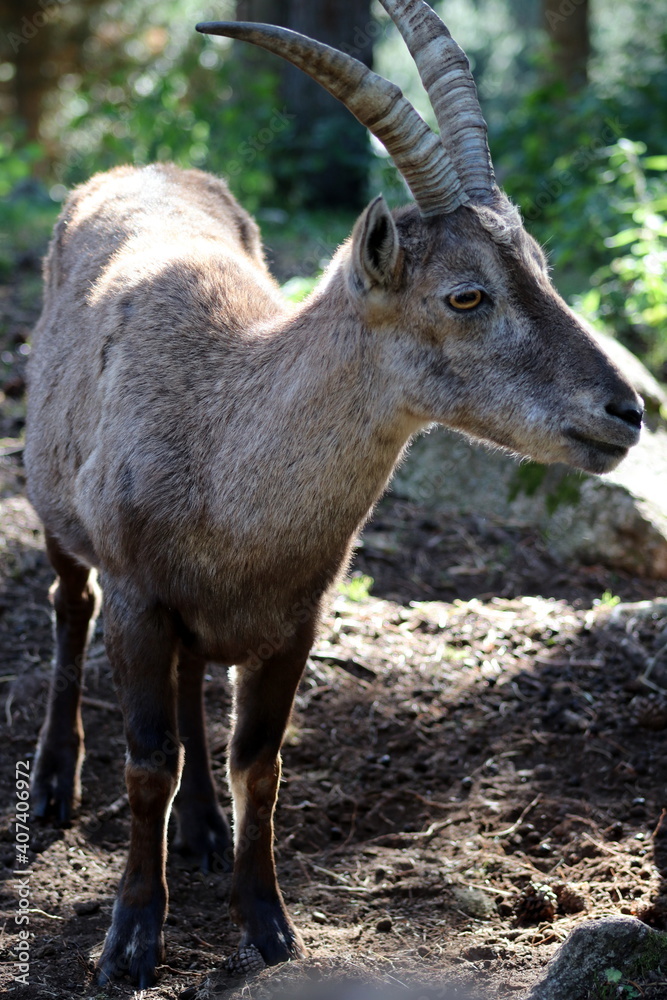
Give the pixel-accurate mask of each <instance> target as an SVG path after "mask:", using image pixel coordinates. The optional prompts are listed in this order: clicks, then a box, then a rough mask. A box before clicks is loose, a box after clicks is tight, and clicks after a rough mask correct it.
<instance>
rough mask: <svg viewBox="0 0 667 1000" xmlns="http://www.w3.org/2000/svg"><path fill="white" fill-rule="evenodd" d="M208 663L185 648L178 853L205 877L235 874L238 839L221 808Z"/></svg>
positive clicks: (181, 662)
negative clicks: (210, 743) (209, 721)
mask: <svg viewBox="0 0 667 1000" xmlns="http://www.w3.org/2000/svg"><path fill="white" fill-rule="evenodd" d="M205 669H206V661H205V660H204V659H202V658H201V657H199V656H196V655H195V654H193V653H191V652H190V651H189V650H187V649H184V648H181V651H180V654H179V658H178V729H179V735H180V738H181V741H182V742H183V746H184V748H185V763H184V765H183V774H182V777H181V785H180V788H179V790H178V794H177V795H176V799H175V800H174V810H175V812H176V818H177V822H178V836H177V838H176V842H175V844H174V847H175V848H176V850H177V851H180V853H181V854H185V855H186V856H189V857H192V858H194V860H195V861H196V862H197V863H198V864H199V866H200V867H201V868H202V869H203V870H204V871H218V872H219V871H225V872H228V871H231V869H232V862H233V860H234V851H233V848H232V838H231V834H230V831H229V825H228V823H227V820H226V819H225V815H224V813H223V811H222V809H221V808H220V805H219V804H218V800H217V796H216V793H215V786H214V784H213V776H212V774H211V763H210V759H209V755H208V748H207V745H206V722H205V715H204V701H203V681H204V671H205Z"/></svg>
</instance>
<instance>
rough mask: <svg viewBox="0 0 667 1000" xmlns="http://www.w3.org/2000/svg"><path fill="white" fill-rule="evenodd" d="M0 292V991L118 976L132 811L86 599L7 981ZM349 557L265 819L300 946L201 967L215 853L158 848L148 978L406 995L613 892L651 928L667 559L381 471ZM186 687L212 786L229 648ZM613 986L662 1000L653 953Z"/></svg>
mask: <svg viewBox="0 0 667 1000" xmlns="http://www.w3.org/2000/svg"><path fill="white" fill-rule="evenodd" d="M22 294H24V295H25V292H24V293H22ZM7 296H8V297H7V301H6V302H5V304H6V305H7V304H8V302H9V299H10V298H11V296H9V293H7ZM28 298H30V296H28ZM32 301H34V300H32ZM9 304H10V305H11V306H12V316H13V320H12V322H11V323H10V326H9V334H8V336H9V339H8V340H7V341H6V344H5V350H4V353H3V364H4V369H3V371H4V374H3V375H2V379H4V382H2V384H0V390H4V395H3V396H2V397H0V439H2V440H0V515H1V518H2V520H1V524H0V695H1V696H2V697H1V700H0V729H1V732H2V739H1V741H0V755H1V757H2V763H1V767H0V794H1V799H0V802H1V810H0V812H1V814H2V822H1V824H0V863H1V864H2V865H4V868H2V869H1V870H2V872H3V876H4V879H5V885H4V891H3V892H2V895H1V896H0V992H2V991H3V990H4V991H5V992H6V994H7V995H8V996H16V997H17V998H21V997H30V998H33V997H34V998H42V997H43V998H57V1000H69V998H73V997H96V998H97V997H99V998H102V997H106V996H109V997H128V996H131V995H132V990H131V988H130V986H129V985H128V984H123V983H119V984H116V985H113V986H111V987H108V988H106V989H101V988H99V987H96V986H94V985H93V982H92V969H93V965H94V960H95V957H96V956H98V955H99V953H100V950H101V946H102V942H103V939H104V934H105V931H106V929H107V927H108V925H109V922H110V914H111V908H112V905H113V899H114V894H115V890H116V886H117V883H118V879H119V877H120V874H121V871H122V867H123V863H124V859H125V853H126V845H127V839H128V826H129V808H128V802H127V796H126V794H125V790H124V783H123V767H124V739H123V730H122V719H121V715H120V711H119V709H118V705H117V702H116V698H115V694H114V690H113V684H112V680H111V675H110V668H109V665H108V662H107V659H106V656H105V653H104V646H103V641H102V631H101V624H99V625H98V628H97V631H96V633H95V635H94V637H93V640H92V645H91V649H90V656H89V663H88V669H87V673H86V688H85V695H84V722H85V727H86V744H87V758H86V762H85V766H84V772H83V803H82V807H81V810H80V813H79V815H78V816H77V817H76V818H75V820H74V822H73V824H72V826H71V827H70V828H69V829H65V830H58V829H56V828H55V827H53V826H50V825H38V824H37V823H31V825H30V841H29V854H28V859H29V862H30V864H29V870H30V872H31V874H30V876H29V885H30V909H29V917H30V921H29V929H30V932H31V935H32V936H31V938H30V939H29V941H30V973H29V982H30V985H29V986H23V985H21V984H17V983H16V981H15V980H14V975H15V971H16V970H15V966H14V962H15V948H16V943H17V941H18V938H17V932H18V930H19V929H20V928H19V926H18V925H17V923H16V920H15V917H16V915H17V913H18V912H19V910H18V898H17V877H16V876H15V875H14V872H15V870H16V867H17V865H16V862H17V853H16V840H15V830H14V827H13V826H12V825H11V822H12V819H11V818H12V816H13V815H15V807H16V803H17V798H16V783H15V778H16V768H17V763H18V762H28V766H29V763H30V762H31V761H32V759H33V753H34V748H35V741H36V737H37V733H38V731H39V727H40V724H41V720H42V717H43V713H44V706H45V699H46V691H47V684H48V677H49V663H50V659H51V651H52V637H51V620H50V607H49V603H48V597H47V592H48V588H49V585H50V583H51V580H52V574H51V571H50V569H49V567H48V564H47V562H46V558H45V556H44V554H43V549H42V537H41V532H40V527H39V523H38V521H37V518H36V515H35V514H34V513H33V511H32V510H31V508H30V506H29V504H28V503H27V500H26V499H25V493H24V482H23V475H22V468H21V441H20V437H21V432H22V421H23V387H22V365H23V363H24V361H25V350H24V351H23V353H22V350H21V348H22V346H23V343H24V340H25V334H26V333H27V324H28V322H29V321H32V318H33V315H32V313H33V311H34V305H31V303H30V302H28V301H27V300H26V301H25V302H23V303H22V301H19V302H17V300H15V299H13V298H12V299H11V302H9ZM12 331H13V332H12ZM352 572H353V574H355V573H356V574H362V573H363V574H367V575H368V576H370V577H372V578H373V581H374V583H373V585H372V587H371V592H370V595H367V594H366V593H365V587H364V582H363V579H358V580H357V581H356V582H353V583H352V584H351V585H348V586H347V587H344V588H343V590H342V591H341V592H340V593H339V594H337V595H336V596H335V598H334V600H333V601H332V605H331V610H330V613H329V615H328V617H327V619H326V622H325V625H324V628H323V630H322V633H321V636H320V638H319V640H318V642H317V644H316V646H315V647H314V652H313V655H312V657H311V659H310V661H309V664H308V669H307V671H306V674H305V676H304V679H303V681H302V684H301V687H300V690H299V693H298V696H297V701H296V708H295V712H294V716H293V720H292V724H291V726H290V728H289V731H288V735H287V739H286V744H285V748H284V753H283V758H284V772H283V781H282V786H281V790H280V799H279V804H278V809H277V816H276V827H277V857H278V867H279V874H280V881H281V885H282V888H283V892H284V895H285V898H286V902H287V905H288V907H289V909H290V911H291V913H292V915H293V917H294V919H295V922H296V923H297V925H298V926H299V928H300V929H301V931H302V933H303V936H304V939H305V942H306V945H307V947H308V948H309V951H310V957H309V958H308V959H306V960H304V961H302V962H298V963H294V964H292V965H290V966H288V967H283V968H280V969H277V970H265V971H262V972H260V973H258V974H257V975H256V976H255V977H254V978H251V979H250V980H249V981H248V982H247V983H246V982H244V981H238V980H234V979H231V978H229V977H227V978H225V975H224V974H219V975H217V976H214V977H213V979H212V980H210V981H208V980H207V977H208V976H209V975H210V974H213V973H215V972H216V970H220V969H221V967H222V966H223V964H224V961H225V959H226V958H227V957H228V956H229V955H231V954H232V953H233V952H234V950H235V948H236V947H237V944H238V932H237V931H236V929H235V928H234V926H233V925H232V923H231V921H230V918H229V916H228V913H227V906H226V903H227V898H228V892H229V876H228V875H219V874H211V875H204V874H202V873H201V872H198V871H193V870H191V869H190V868H188V866H187V865H186V863H185V862H184V860H183V859H181V858H179V857H177V856H170V858H169V865H168V877H169V885H170V894H171V898H170V914H169V917H168V920H167V926H166V947H167V964H166V965H165V966H163V967H161V969H160V978H159V982H158V985H157V986H156V987H155V988H154V989H152V990H149V991H146V992H145V996H146V997H147V998H148V997H149V998H151V1000H152V998H155V1000H158V998H160V1000H175V998H177V997H179V996H183V997H192V996H194V995H195V993H196V994H197V995H199V996H202V997H203V996H213V995H218V994H219V995H222V996H225V997H227V998H229V1000H240V998H241V997H244V998H254V1000H259V998H263V997H267V996H270V995H273V992H274V991H275V989H277V988H278V987H280V988H281V989H283V990H285V991H286V992H287V994H288V995H290V994H291V995H295V991H297V992H298V985H299V984H300V983H311V984H312V983H314V982H316V981H318V980H327V979H328V978H331V977H332V976H342V975H345V976H352V977H356V978H358V979H362V980H366V981H367V982H369V983H371V984H375V985H376V986H378V987H379V986H383V987H384V988H385V989H386V990H387V991H396V992H397V994H400V995H405V996H407V995H410V996H412V995H414V996H417V995H419V996H427V995H436V994H437V995H444V994H443V993H441V992H440V993H439V992H438V991H442V990H448V991H449V992H447V996H448V997H449V996H451V997H454V996H462V995H463V993H464V992H465V991H472V992H473V993H474V995H475V996H479V997H482V998H483V1000H496V998H507V997H512V996H514V997H516V996H519V995H520V994H521V993H522V992H523V991H525V990H527V989H528V988H529V987H530V985H531V984H532V983H534V982H536V981H537V979H538V978H539V977H540V974H541V972H542V970H543V968H544V966H545V965H546V963H547V961H548V960H549V958H550V956H551V955H552V954H553V952H554V950H555V949H556V948H557V946H558V945H559V944H560V943H561V942H562V941H563V940H564V939H565V937H566V936H567V934H568V932H569V931H570V930H571V929H572V928H573V927H575V926H577V925H578V924H579V923H580V922H582V921H587V920H590V919H591V918H595V917H599V916H602V915H608V914H633V915H636V916H638V917H639V918H640V919H642V920H644V921H645V922H647V923H650V924H652V925H653V926H657V927H661V928H664V927H665V926H667V881H666V880H667V849H666V848H665V841H664V840H663V839H662V838H660V837H657V838H655V837H653V836H652V834H653V832H654V830H655V828H656V825H657V824H658V821H659V817H660V816H661V811H662V808H663V805H664V804H665V791H664V789H665V760H666V759H667V753H666V751H667V747H666V743H667V603H666V602H665V601H660V600H659V599H660V598H667V582H663V583H656V582H654V581H653V582H651V581H646V580H642V579H635V578H630V577H627V576H622V575H619V574H613V575H612V574H611V573H610V572H609V571H607V570H605V569H604V568H603V567H600V566H589V567H580V566H564V565H562V564H559V563H556V562H555V561H554V560H553V559H552V558H551V557H550V556H549V555H548V553H547V551H546V549H545V547H544V544H543V542H542V540H541V539H540V538H539V537H538V536H537V535H536V534H534V533H532V532H531V531H529V530H527V529H525V528H520V527H508V526H507V525H503V524H501V523H493V522H492V521H490V520H489V519H475V518H468V519H458V520H456V519H452V518H451V517H445V516H444V515H438V514H434V513H433V512H429V513H428V514H426V513H425V512H424V511H422V510H420V509H419V508H418V507H417V506H415V505H412V504H408V503H406V502H403V501H401V500H400V499H399V498H397V497H393V496H389V497H387V498H385V499H384V500H383V501H382V502H381V503H380V505H379V507H378V509H377V511H376V514H375V517H374V519H373V520H372V521H371V522H370V523H369V525H368V526H367V528H366V530H365V532H364V534H363V537H362V540H361V543H360V547H359V550H358V553H357V557H356V560H355V563H354V565H353V567H352ZM619 601H620V603H619ZM644 602H648V603H644ZM647 669H650V675H649V676H648V677H646V676H645V674H646V671H647ZM206 707H207V713H208V718H209V743H210V746H211V750H212V755H213V768H214V773H215V777H216V783H217V786H218V790H219V793H220V797H221V800H222V801H223V803H224V804H225V807H226V808H227V809H229V797H228V793H227V789H226V784H225V780H224V774H225V760H224V757H225V746H226V743H227V738H228V713H229V708H230V697H229V686H228V682H227V677H226V673H225V671H224V670H223V669H222V668H216V667H211V670H210V677H209V679H208V684H207V691H206ZM614 988H615V990H616V991H615V992H614V993H613V994H612V992H611V987H610V986H609V985H608V984H607V983H606V982H602V981H601V982H600V984H599V989H598V988H597V987H596V989H595V991H593V992H591V994H590V996H591V997H592V998H599V1000H603V998H609V997H611V996H612V995H613V996H614V997H616V996H623V997H627V998H628V1000H630V998H632V997H633V996H637V997H639V996H642V997H645V998H646V1000H660V998H663V1000H664V998H665V997H666V996H667V967H662V968H661V969H658V970H655V969H654V970H653V971H652V972H650V973H646V974H644V973H643V972H642V970H638V972H637V975H636V977H635V978H634V980H633V983H629V982H628V983H625V982H624V983H621V984H620V986H619V987H618V989H621V988H622V990H623V992H618V989H616V987H614ZM429 990H432V991H433V993H429V992H428V991H429ZM633 990H634V992H633ZM411 991H412V992H411ZM415 991H417V992H415ZM392 995H393V994H392ZM466 995H467V993H466Z"/></svg>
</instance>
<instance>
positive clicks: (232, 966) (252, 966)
mask: <svg viewBox="0 0 667 1000" xmlns="http://www.w3.org/2000/svg"><path fill="white" fill-rule="evenodd" d="M225 968H226V970H227V972H228V973H229V974H230V975H232V976H248V975H250V974H251V973H253V972H261V970H262V969H265V968H266V962H265V961H264V959H263V958H262V953H261V952H260V950H259V948H256V947H255V945H254V944H250V945H247V946H246V947H243V948H239V950H238V951H236V952H235V953H234V954H233V955H230V956H229V958H228V959H227V961H226V962H225Z"/></svg>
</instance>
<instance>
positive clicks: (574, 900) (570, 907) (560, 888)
mask: <svg viewBox="0 0 667 1000" xmlns="http://www.w3.org/2000/svg"><path fill="white" fill-rule="evenodd" d="M553 891H554V892H555V894H556V899H557V900H558V906H559V909H561V910H562V911H563V913H581V911H582V910H585V909H586V897H585V896H582V894H581V893H580V892H577V890H576V889H575V888H574V886H573V885H570V884H569V883H567V882H559V883H558V885H555V886H554V887H553Z"/></svg>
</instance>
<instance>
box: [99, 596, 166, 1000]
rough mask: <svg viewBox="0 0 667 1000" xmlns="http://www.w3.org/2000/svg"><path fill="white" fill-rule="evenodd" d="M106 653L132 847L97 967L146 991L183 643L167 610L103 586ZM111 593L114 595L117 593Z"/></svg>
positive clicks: (160, 899)
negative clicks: (121, 730) (116, 705)
mask: <svg viewBox="0 0 667 1000" xmlns="http://www.w3.org/2000/svg"><path fill="white" fill-rule="evenodd" d="M104 590H105V610H104V627H105V639H106V645H107V651H108V653H109V659H110V660H111V664H112V666H113V670H114V677H115V681H116V686H117V688H118V694H119V697H120V701H121V705H122V708H123V715H124V717H125V733H126V737H127V764H126V767H125V780H126V782H127V791H128V796H129V800H130V810H131V814H132V820H131V828H130V848H129V853H128V858H127V865H126V867H125V872H124V874H123V877H122V879H121V882H120V887H119V889H118V897H117V899H116V903H115V905H114V911H113V921H112V924H111V927H110V928H109V931H108V933H107V937H106V941H105V942H104V950H103V952H102V956H101V958H100V961H99V964H98V971H97V978H98V982H99V983H101V984H104V983H106V982H108V981H109V980H111V979H114V978H120V977H121V976H123V975H128V976H129V977H130V978H131V979H132V981H133V982H136V983H137V984H138V986H139V989H145V988H146V987H149V986H151V985H152V984H153V982H154V980H155V966H156V965H157V964H158V963H159V962H161V961H162V958H163V953H164V943H163V935H162V926H163V924H164V918H165V915H166V911H167V880H166V876H165V859H166V829H167V818H168V815H169V810H170V808H171V803H172V800H173V798H174V795H175V794H176V790H177V788H178V783H179V781H180V776H181V770H182V766H183V748H182V746H181V744H180V741H179V738H178V735H177V733H178V725H177V721H176V698H177V668H176V651H177V639H176V636H175V634H174V631H173V628H172V623H171V621H170V618H169V616H168V613H167V612H166V611H165V610H164V609H163V608H160V607H153V608H146V607H144V608H141V609H139V610H135V605H134V604H133V603H130V600H129V599H128V597H127V595H122V596H121V595H120V594H119V592H118V591H117V590H115V591H114V590H112V588H111V587H110V585H109V583H108V581H106V580H105V581H104ZM110 590H111V593H110Z"/></svg>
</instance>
